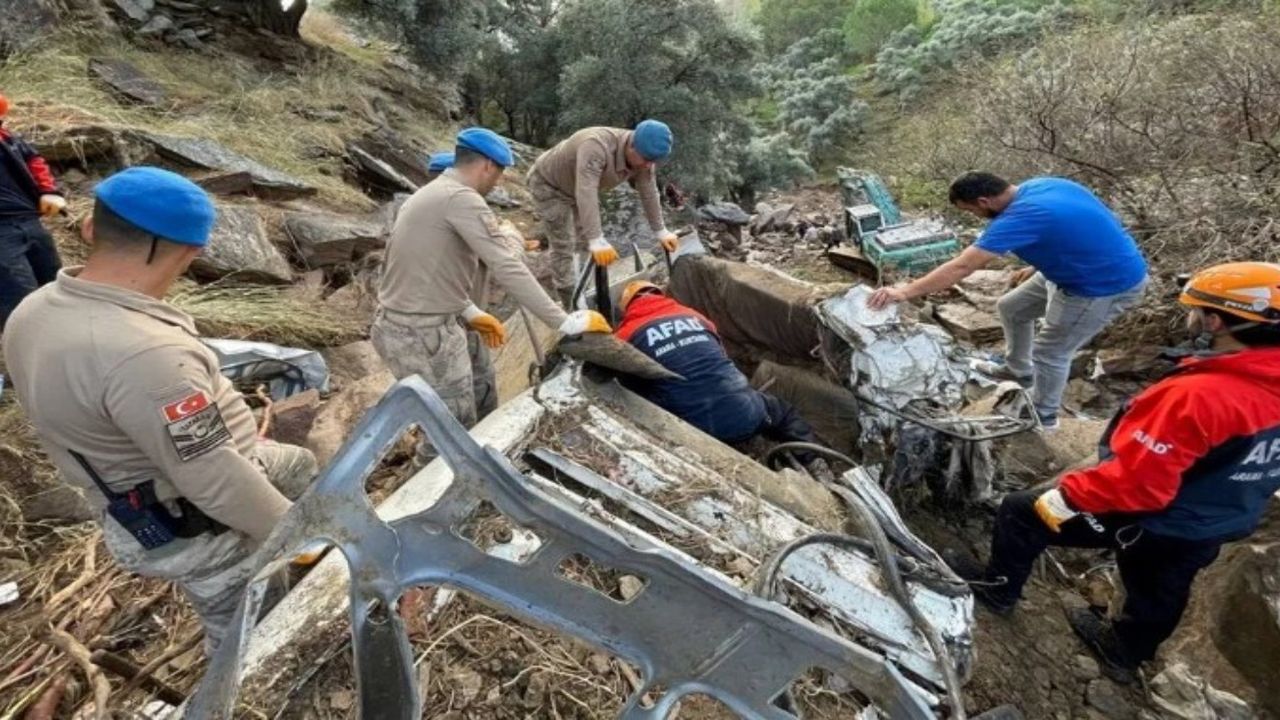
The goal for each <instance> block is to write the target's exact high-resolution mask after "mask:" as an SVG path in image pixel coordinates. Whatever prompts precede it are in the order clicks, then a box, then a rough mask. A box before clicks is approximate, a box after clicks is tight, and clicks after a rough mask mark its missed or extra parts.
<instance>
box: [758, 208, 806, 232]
mask: <svg viewBox="0 0 1280 720" xmlns="http://www.w3.org/2000/svg"><path fill="white" fill-rule="evenodd" d="M795 211H796V206H795V205H794V204H792V203H783V204H780V205H767V204H765V203H759V204H757V205H756V216H755V219H754V220H752V221H751V233H752V234H753V235H762V234H764V233H767V232H785V231H787V230H790V227H788V223H789V222H790V220H791V214H792V213H794V212H795Z"/></svg>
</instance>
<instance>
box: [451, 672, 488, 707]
mask: <svg viewBox="0 0 1280 720" xmlns="http://www.w3.org/2000/svg"><path fill="white" fill-rule="evenodd" d="M445 682H446V683H447V684H448V685H449V687H451V688H453V691H454V696H453V701H454V703H456V705H457V706H458V707H464V708H465V707H467V706H468V705H470V704H471V703H473V702H475V701H476V698H479V697H480V690H481V689H483V688H484V679H483V678H482V677H480V673H478V672H476V671H475V670H472V669H471V668H468V667H455V668H453V669H452V670H450V671H449V674H447V675H445Z"/></svg>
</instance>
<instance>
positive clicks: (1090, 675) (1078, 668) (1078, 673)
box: [1071, 655, 1102, 682]
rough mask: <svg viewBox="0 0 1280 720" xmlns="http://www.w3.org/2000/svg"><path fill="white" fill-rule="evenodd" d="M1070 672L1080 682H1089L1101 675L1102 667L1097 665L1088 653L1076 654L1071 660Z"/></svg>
mask: <svg viewBox="0 0 1280 720" xmlns="http://www.w3.org/2000/svg"><path fill="white" fill-rule="evenodd" d="M1071 674H1072V675H1073V676H1074V677H1075V679H1076V680H1079V681H1080V682H1089V681H1090V680H1096V679H1097V678H1098V677H1100V676H1101V675H1102V668H1100V667H1098V661H1097V660H1094V659H1093V658H1091V657H1089V656H1088V655H1077V656H1075V659H1074V660H1073V661H1072V662H1071Z"/></svg>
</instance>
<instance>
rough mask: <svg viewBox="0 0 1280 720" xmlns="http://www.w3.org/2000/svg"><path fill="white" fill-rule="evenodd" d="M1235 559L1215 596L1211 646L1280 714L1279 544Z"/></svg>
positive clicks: (1252, 548)
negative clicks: (1277, 672) (1277, 673)
mask: <svg viewBox="0 0 1280 720" xmlns="http://www.w3.org/2000/svg"><path fill="white" fill-rule="evenodd" d="M1258 535H1262V533H1261V532H1259V533H1258ZM1257 539H1259V538H1258V537H1257V536H1255V540H1257ZM1235 557H1236V558H1238V559H1237V560H1236V561H1235V563H1233V565H1232V566H1231V567H1230V570H1231V572H1230V574H1229V575H1228V576H1227V578H1226V580H1225V582H1224V583H1223V584H1222V587H1221V590H1219V591H1218V592H1216V593H1214V595H1213V601H1212V608H1211V610H1210V612H1211V613H1212V622H1213V625H1212V637H1213V642H1214V645H1216V646H1217V649H1218V650H1219V651H1220V652H1221V653H1222V655H1223V656H1224V657H1225V658H1226V659H1227V661H1228V662H1230V663H1231V665H1232V666H1233V667H1234V668H1235V669H1236V670H1237V671H1238V672H1239V673H1240V674H1241V675H1242V676H1243V677H1244V678H1245V679H1246V680H1247V681H1249V683H1250V684H1252V685H1253V687H1254V689H1255V690H1256V691H1257V693H1258V700H1259V702H1260V704H1261V705H1263V706H1264V707H1266V708H1267V709H1268V710H1269V711H1271V712H1272V713H1280V677H1278V676H1277V675H1276V672H1275V668H1276V667H1278V666H1280V544H1275V543H1273V544H1270V545H1268V546H1261V545H1254V546H1245V548H1244V549H1242V550H1239V551H1237V552H1236V553H1235ZM1197 667H1199V666H1197Z"/></svg>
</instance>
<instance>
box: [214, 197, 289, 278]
mask: <svg viewBox="0 0 1280 720" xmlns="http://www.w3.org/2000/svg"><path fill="white" fill-rule="evenodd" d="M191 274H192V275H194V276H195V277H196V278H198V279H201V280H219V279H221V278H224V277H233V278H234V279H236V280H247V281H251V282H265V283H287V282H290V281H292V280H293V271H292V270H290V269H289V262H288V261H287V260H285V259H284V255H281V254H280V251H279V250H277V249H276V246H275V245H272V244H271V241H270V240H268V239H267V230H266V227H265V226H264V225H263V222H262V218H261V217H260V216H259V215H258V213H257V211H256V210H254V209H253V208H249V207H239V206H236V205H222V206H220V207H219V208H218V221H217V223H216V224H215V225H214V226H213V235H212V237H211V238H210V239H209V245H208V247H206V248H205V250H204V252H203V253H201V254H200V256H199V257H197V258H196V260H195V262H193V263H192V264H191Z"/></svg>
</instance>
